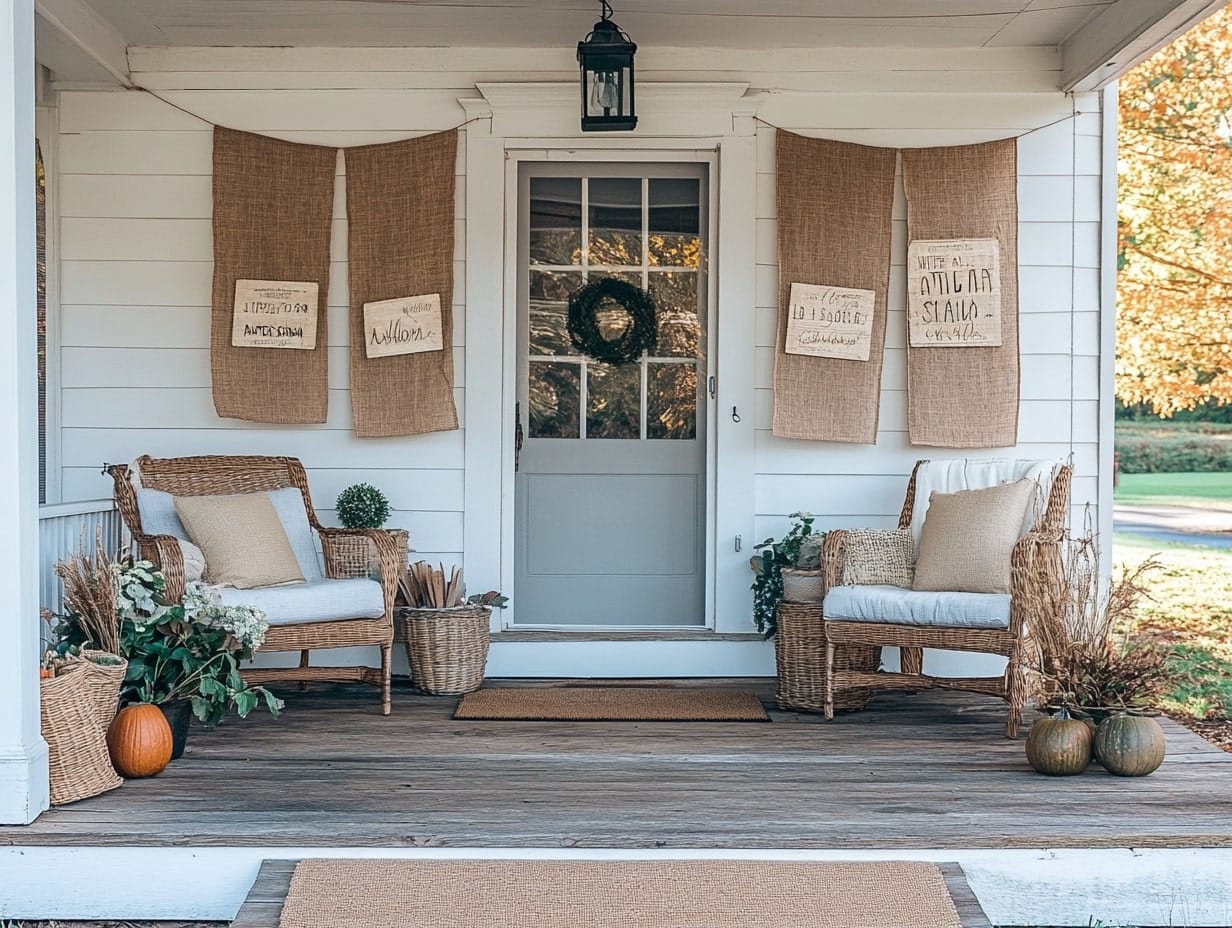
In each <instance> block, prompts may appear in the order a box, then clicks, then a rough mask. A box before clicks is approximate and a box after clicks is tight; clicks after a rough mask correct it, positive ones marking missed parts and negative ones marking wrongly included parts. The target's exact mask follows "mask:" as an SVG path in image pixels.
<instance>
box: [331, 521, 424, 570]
mask: <svg viewBox="0 0 1232 928" xmlns="http://www.w3.org/2000/svg"><path fill="white" fill-rule="evenodd" d="M385 531H387V532H389V534H390V535H392V536H393V539H394V541H395V542H396V543H397V545H398V563H399V564H401V565H402V568H403V569H404V570H405V569H406V565H407V562H408V561H409V560H410V547H411V535H410V533H409V532H408V531H407V530H406V529H403V528H390V529H385ZM330 544H331V546H332V548H333V552H334V575H335V576H337V577H379V576H380V575H381V557H380V555H379V554H377V551H376V545H375V544H373V543H372V540H371V539H369V538H365V537H363V536H362V535H354V536H347V535H343V536H340V537H337V538H335V539H333V541H331V542H330Z"/></svg>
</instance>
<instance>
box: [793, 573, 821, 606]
mask: <svg viewBox="0 0 1232 928" xmlns="http://www.w3.org/2000/svg"><path fill="white" fill-rule="evenodd" d="M823 595H825V580H824V579H823V578H822V576H821V571H820V570H799V569H797V568H795V567H786V568H784V569H783V599H784V600H785V601H786V602H791V603H820V602H821V598H822V596H823Z"/></svg>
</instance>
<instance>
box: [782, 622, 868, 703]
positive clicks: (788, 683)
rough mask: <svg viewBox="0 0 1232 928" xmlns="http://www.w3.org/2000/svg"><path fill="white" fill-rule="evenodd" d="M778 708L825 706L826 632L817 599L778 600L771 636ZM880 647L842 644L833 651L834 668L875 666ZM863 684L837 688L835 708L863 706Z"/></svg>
mask: <svg viewBox="0 0 1232 928" xmlns="http://www.w3.org/2000/svg"><path fill="white" fill-rule="evenodd" d="M774 659H775V664H776V665H777V667H778V691H777V693H776V695H775V698H776V700H777V702H778V705H779V708H780V709H797V710H803V711H805V712H822V711H824V710H825V707H826V633H825V626H824V624H823V622H822V619H821V603H820V602H815V603H790V602H782V603H779V607H778V631H777V632H776V633H775V639H774ZM880 660H881V649H880V648H871V647H864V646H852V645H843V646H841V647H839V648H838V650H837V651H836V652H835V654H834V669H835V670H867V671H870V672H871V671H874V670H876V669H877V666H878V664H879V663H880ZM872 695H873V694H872V690H870V689H868V688H867V687H861V688H859V689H844V690H840V691H839V692H838V693H836V694H835V696H834V708H836V709H863V708H864V707H865V705H867V704H868V701H869V699H871V698H872Z"/></svg>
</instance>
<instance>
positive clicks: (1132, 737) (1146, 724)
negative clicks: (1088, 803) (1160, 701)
mask: <svg viewBox="0 0 1232 928" xmlns="http://www.w3.org/2000/svg"><path fill="white" fill-rule="evenodd" d="M1166 748H1167V741H1166V739H1165V738H1164V730H1163V729H1162V728H1160V727H1159V723H1158V722H1157V721H1155V720H1154V719H1153V718H1150V717H1149V716H1145V715H1129V714H1128V713H1122V714H1120V715H1113V716H1111V717H1109V718H1107V719H1105V720H1104V721H1102V722H1100V723H1099V729H1098V730H1097V731H1096V732H1095V753H1096V756H1098V757H1099V762H1100V763H1101V764H1103V765H1104V769H1105V770H1107V771H1108V772H1109V773H1114V774H1116V775H1117V776H1119V777H1144V776H1146V775H1147V774H1148V773H1153V772H1154V771H1155V770H1156V769H1158V767H1159V765H1160V764H1162V763H1163V762H1164V753H1165V751H1166Z"/></svg>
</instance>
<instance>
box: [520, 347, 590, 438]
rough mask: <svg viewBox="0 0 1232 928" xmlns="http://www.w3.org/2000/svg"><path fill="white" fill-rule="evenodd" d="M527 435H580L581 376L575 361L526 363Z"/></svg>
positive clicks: (569, 436)
mask: <svg viewBox="0 0 1232 928" xmlns="http://www.w3.org/2000/svg"><path fill="white" fill-rule="evenodd" d="M529 381H530V383H529V389H528V391H527V399H528V403H527V405H529V406H530V410H529V412H530V415H529V416H528V419H529V422H528V423H527V425H528V429H527V437H529V438H579V437H581V412H582V379H581V371H580V369H579V366H578V365H577V364H568V363H564V362H560V361H531V362H529Z"/></svg>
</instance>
